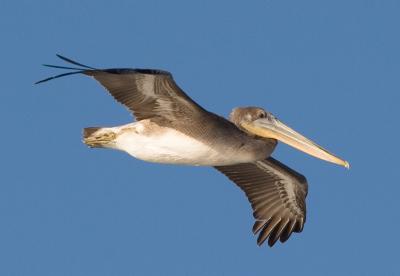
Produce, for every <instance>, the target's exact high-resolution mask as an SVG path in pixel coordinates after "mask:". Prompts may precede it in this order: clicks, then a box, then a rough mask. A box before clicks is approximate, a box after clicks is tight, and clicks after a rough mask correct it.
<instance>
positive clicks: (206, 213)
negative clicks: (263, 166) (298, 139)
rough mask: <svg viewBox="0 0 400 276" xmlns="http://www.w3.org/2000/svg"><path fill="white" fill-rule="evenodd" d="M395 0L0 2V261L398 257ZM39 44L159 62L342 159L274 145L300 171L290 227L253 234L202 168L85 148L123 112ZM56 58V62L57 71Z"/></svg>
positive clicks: (233, 269)
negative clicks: (302, 215) (94, 129)
mask: <svg viewBox="0 0 400 276" xmlns="http://www.w3.org/2000/svg"><path fill="white" fill-rule="evenodd" d="M399 14H400V2H399V1H378V0H376V1H317V0H315V1H295V0H293V1H240V2H239V1H211V0H210V1H161V0H160V1H7V0H2V1H1V2H0V32H1V39H0V41H1V44H0V45H1V46H0V47H1V51H0V61H1V66H0V73H1V91H0V97H1V98H0V125H1V135H0V137H1V138H0V139H1V155H0V162H1V173H0V275H41V276H44V275H399V273H400V268H399V250H398V248H399V246H400V237H399V234H398V233H399V230H400V215H399V211H400V208H399V200H398V197H399V193H400V183H399V180H398V179H399V178H398V173H399V161H398V160H399V139H400V131H399V128H400V125H399V122H398V121H399V119H400V112H399V107H400V96H399V93H400V78H399V73H400V54H399V51H400V37H399V36H400V33H399V27H400V16H399ZM56 53H60V54H63V55H65V56H67V57H71V58H73V59H76V60H78V61H81V62H82V63H87V64H88V65H93V66H97V67H143V68H160V69H165V70H169V71H171V72H172V73H173V74H174V77H175V80H176V81H177V83H178V84H179V85H180V86H181V87H182V88H183V89H184V90H185V91H186V92H188V94H189V95H190V96H191V97H192V98H193V99H194V100H196V101H197V102H198V103H200V104H201V105H203V106H204V107H205V108H207V109H209V110H211V111H213V112H216V113H218V114H221V115H224V116H227V115H228V114H229V112H230V110H231V109H232V108H233V107H236V106H241V105H242V106H243V105H244V106H246V105H257V106H261V107H264V108H266V109H267V110H269V111H271V112H273V113H274V114H275V115H277V117H278V118H280V119H281V120H282V121H284V122H285V123H287V124H288V125H290V126H292V127H293V128H294V129H296V130H298V131H300V132H302V133H303V134H305V135H307V136H309V137H311V138H312V139H314V140H315V141H317V142H318V143H320V144H321V145H323V146H326V147H327V148H328V149H329V150H331V151H332V152H334V153H337V154H338V155H339V156H342V157H344V158H346V159H347V160H349V161H350V163H351V170H349V171H348V170H346V169H344V168H341V167H339V166H335V165H332V164H329V163H326V162H323V161H320V160H317V159H314V158H312V157H309V156H306V155H305V154H303V153H300V152H297V151H296V150H294V149H292V148H289V147H287V146H285V145H280V146H279V147H278V148H277V150H276V152H275V153H274V156H275V157H276V158H278V159H279V160H281V161H282V162H284V163H285V164H287V165H289V166H291V167H292V168H294V169H296V170H297V171H299V172H301V173H303V174H304V175H305V176H306V177H307V178H308V182H309V194H308V198H307V204H308V206H307V207H308V217H307V223H306V224H305V227H304V231H303V232H302V233H301V234H293V235H292V237H291V239H290V240H289V241H288V242H286V243H285V244H281V243H278V244H276V246H275V247H274V248H269V247H268V246H263V247H258V246H257V245H256V241H255V237H254V236H253V235H252V233H251V227H252V224H253V218H252V215H251V213H252V212H251V208H250V205H249V204H248V202H247V200H246V198H245V196H244V194H242V192H241V191H240V190H239V189H238V188H237V187H236V186H235V185H233V184H232V183H231V182H229V181H228V180H227V179H226V178H225V177H224V176H223V175H221V174H219V173H218V172H217V171H215V170H213V169H211V168H196V167H184V166H171V165H159V164H150V163H145V162H142V161H139V160H135V159H133V158H131V157H129V156H128V155H126V154H124V153H121V152H116V151H111V150H98V149H97V150H96V149H89V148H87V147H86V146H85V145H84V144H82V142H81V139H82V138H81V130H82V128H84V127H87V126H114V125H119V124H124V123H127V122H130V120H131V116H130V114H129V113H128V112H127V111H126V110H125V109H124V108H123V107H122V106H120V105H118V104H117V103H115V102H114V101H113V100H112V98H111V97H110V96H109V95H107V93H106V92H104V91H103V89H102V88H101V87H100V86H99V85H98V84H97V83H96V82H95V81H93V80H91V79H90V78H86V77H84V76H73V77H68V78H64V79H60V80H58V81H52V82H49V83H46V84H43V85H36V86H35V85H33V83H34V82H35V81H37V80H39V79H42V78H45V77H48V76H50V75H53V74H55V73H58V72H59V71H58V70H56V69H54V70H53V69H50V68H44V67H41V64H42V63H50V64H52V63H53V64H62V62H61V61H60V60H58V59H57V58H56V57H55V54H56ZM60 73H61V72H60Z"/></svg>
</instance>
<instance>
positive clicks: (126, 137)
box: [113, 120, 249, 166]
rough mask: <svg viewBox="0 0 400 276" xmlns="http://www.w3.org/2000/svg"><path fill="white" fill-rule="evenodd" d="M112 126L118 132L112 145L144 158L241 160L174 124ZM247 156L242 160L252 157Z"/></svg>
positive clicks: (161, 160) (196, 161)
mask: <svg viewBox="0 0 400 276" xmlns="http://www.w3.org/2000/svg"><path fill="white" fill-rule="evenodd" d="M113 130H114V131H115V133H117V138H116V140H115V144H114V146H113V148H115V149H119V150H122V151H125V152H127V153H128V154H130V155H132V156H133V157H135V158H138V159H141V160H144V161H149V162H157V163H168V164H186V165H208V166H213V165H214V166H215V165H229V164H232V163H238V161H240V160H238V157H237V156H235V157H234V156H230V155H229V154H228V155H227V154H225V153H221V152H218V151H217V150H215V149H213V148H212V147H210V146H208V145H206V144H204V143H202V142H200V141H198V140H196V139H193V138H191V137H190V136H187V135H185V134H183V133H181V132H178V131H175V130H174V129H171V128H160V127H159V126H158V125H155V124H154V123H151V122H149V121H148V120H143V121H139V122H135V123H132V124H128V125H125V126H121V127H116V128H113ZM239 159H240V157H239ZM245 159H246V158H245ZM245 159H244V160H243V162H248V161H249V160H245Z"/></svg>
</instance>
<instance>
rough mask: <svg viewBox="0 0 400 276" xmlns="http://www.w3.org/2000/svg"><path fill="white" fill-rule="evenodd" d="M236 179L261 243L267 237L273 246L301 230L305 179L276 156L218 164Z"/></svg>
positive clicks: (304, 215) (306, 185) (303, 220)
mask: <svg viewBox="0 0 400 276" xmlns="http://www.w3.org/2000/svg"><path fill="white" fill-rule="evenodd" d="M215 168H216V169H217V170H218V171H220V172H221V173H223V174H224V175H226V176H227V177H228V178H229V179H230V180H232V181H233V182H235V183H236V184H237V185H238V186H239V187H240V188H241V189H242V190H243V191H244V192H245V194H246V196H247V198H248V199H249V201H250V203H251V206H252V208H253V211H254V212H253V216H254V218H255V219H256V222H255V223H254V226H253V233H254V234H257V233H258V232H259V236H258V239H257V243H258V245H261V244H262V243H264V241H265V240H266V239H267V238H269V239H268V244H269V246H273V245H274V244H275V243H276V241H278V240H279V239H280V241H281V242H285V241H286V240H288V238H289V237H290V235H291V234H292V232H301V231H302V230H303V225H304V222H305V220H306V202H305V199H306V196H307V191H308V184H307V180H306V178H305V177H304V176H303V175H301V174H299V173H297V172H295V171H294V170H292V169H290V168H289V167H287V166H285V165H284V164H282V163H280V162H279V161H277V160H275V159H273V158H272V157H270V158H268V159H266V160H263V161H256V162H253V163H245V164H237V165H231V166H219V167H215Z"/></svg>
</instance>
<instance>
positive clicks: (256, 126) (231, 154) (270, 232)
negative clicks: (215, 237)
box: [37, 56, 348, 246]
mask: <svg viewBox="0 0 400 276" xmlns="http://www.w3.org/2000/svg"><path fill="white" fill-rule="evenodd" d="M59 57H60V58H61V59H63V60H65V61H67V62H69V63H72V64H74V65H77V66H80V68H74V67H63V66H54V65H46V66H49V67H54V68H62V69H72V70H75V71H73V72H69V73H65V74H61V75H57V76H55V77H50V78H47V79H44V80H42V81H39V82H37V83H41V82H45V81H48V80H51V79H55V78H59V77H62V76H66V75H72V74H85V75H87V76H91V77H93V78H94V79H96V80H97V81H99V82H100V84H101V85H103V86H104V87H105V88H106V89H107V91H108V92H109V93H110V94H111V95H112V96H113V97H114V99H115V100H117V101H118V102H119V103H121V104H123V105H124V106H126V107H127V108H128V110H129V111H130V112H132V114H133V115H134V116H135V117H136V119H137V122H134V123H132V124H128V125H125V126H122V127H116V128H87V129H85V132H84V136H85V142H86V143H87V144H88V145H90V146H94V147H106V146H104V145H105V143H111V144H112V145H113V148H116V149H120V150H125V149H124V148H118V137H119V135H121V134H120V133H121V129H123V130H124V131H123V133H124V135H125V138H124V139H125V140H121V141H122V142H124V143H127V142H126V141H130V140H129V139H131V138H129V139H128V138H126V137H134V135H136V136H138V135H142V136H140V138H141V139H154V140H151V141H158V140H157V135H160V137H161V136H162V135H167V134H168V133H178V134H179V135H180V136H179V137H181V138H180V139H182V137H187V139H188V140H187V141H188V143H189V144H190V143H192V142H190V141H192V140H190V139H193V140H194V141H195V142H193V145H196V146H193V147H192V150H194V151H196V150H200V149H199V148H201V149H202V150H203V151H205V154H206V155H205V156H207V154H208V153H210V157H209V158H210V159H209V160H208V161H207V160H206V161H207V162H208V163H207V162H206V163H207V164H206V165H209V166H214V167H215V168H216V169H217V170H218V171H220V172H221V173H223V174H224V175H226V176H227V177H228V178H229V179H230V180H232V181H233V182H234V183H236V184H237V185H238V186H239V187H240V188H241V189H242V190H243V191H244V193H245V194H246V196H247V198H248V200H249V201H250V203H251V206H252V208H253V211H254V212H253V215H254V218H255V219H256V222H255V223H254V226H253V232H254V234H258V239H257V243H258V244H259V245H261V244H263V243H264V241H266V240H267V239H268V244H269V245H270V246H273V245H274V244H275V243H276V242H277V241H278V240H280V241H281V242H285V241H286V240H288V239H289V237H290V235H291V234H292V233H293V232H301V231H302V229H303V226H304V223H305V220H306V203H305V198H306V196H307V190H308V185H307V181H306V179H305V177H304V176H303V175H301V174H299V173H297V172H295V171H294V170H292V169H290V168H288V167H287V166H285V165H284V164H282V163H280V162H279V161H277V160H275V159H273V158H272V157H270V154H271V153H272V151H273V150H274V149H275V146H276V144H277V139H280V138H275V137H280V136H276V133H278V134H279V131H281V133H283V135H286V136H282V139H284V140H285V141H289V142H288V143H293V145H294V146H295V147H296V148H299V149H301V150H303V149H302V148H301V147H302V145H305V146H304V147H305V150H304V151H306V152H307V153H310V154H313V155H314V156H317V157H318V155H319V154H320V155H321V156H322V155H323V154H325V155H324V156H323V159H325V160H328V161H330V162H335V163H339V161H340V162H342V164H344V165H345V166H348V163H347V162H345V161H342V160H340V159H338V158H337V157H335V156H333V155H331V154H330V153H327V152H326V151H325V150H324V149H322V148H321V147H319V146H318V145H316V144H315V143H313V142H312V141H310V140H307V139H306V138H305V137H303V136H301V135H300V134H298V133H296V132H294V131H293V130H292V129H290V128H288V127H287V126H285V125H283V124H282V123H281V122H280V121H279V120H277V119H276V118H275V117H274V116H273V115H272V114H271V113H269V112H267V111H265V110H264V109H262V108H258V107H245V108H236V109H234V110H233V111H232V113H231V115H230V121H228V120H226V119H225V118H223V117H220V116H218V115H216V114H214V113H211V112H209V111H207V110H205V109H204V108H202V107H201V106H200V105H198V104H197V103H196V102H194V101H193V100H192V99H191V98H190V97H189V96H187V95H186V94H185V92H183V90H182V89H180V88H179V87H178V85H177V84H176V83H175V81H174V80H173V78H172V75H171V74H170V73H169V72H166V71H162V70H149V69H96V68H93V67H89V66H86V65H83V64H80V63H77V62H75V61H72V60H70V59H68V58H65V57H62V56H59ZM260 126H261V128H260ZM264 126H265V129H264V128H263V127H264ZM150 127H151V128H152V129H150ZM146 128H147V129H146ZM253 130H254V131H253ZM266 130H268V131H269V132H268V133H272V136H271V137H269V136H268V135H269V134H268V135H267V136H265V135H264V132H265V131H266ZM271 131H272V132H271ZM277 131H278V132H277ZM129 132H131V133H132V134H129ZM139 132H141V133H139ZM127 133H128V134H127ZM166 133H167V134H166ZM274 133H275V134H274ZM127 135H128V136H127ZM129 135H131V136H129ZM168 135H171V134H168ZM291 135H292V136H293V137H294V138H295V140H293V141H294V142H292V141H290V140H289V138H291ZM138 137H139V136H138ZM149 137H150V138H149ZM163 137H167V136H163ZM288 137H289V138H288ZM121 139H122V138H121ZM127 139H128V140H127ZM132 139H133V138H132ZM160 139H161V138H160ZM163 139H166V138H163ZM185 139H186V138H185ZM296 139H297V140H296ZM121 141H119V142H120V143H122V142H121ZM146 141H147V140H146ZM187 141H186V140H185V141H184V142H185V143H186V142H187ZM171 142H173V143H175V142H174V141H171ZM190 145H191V144H190ZM125 146H126V145H125ZM165 146H167V147H168V145H164V146H162V145H161V148H162V149H164V148H165ZM110 147H111V146H110ZM163 147H164V148H163ZM178 147H179V145H178ZM134 150H137V149H136V148H135V149H134ZM134 150H132V149H131V152H129V151H127V152H128V153H129V154H131V155H133V156H135V157H137V158H140V159H143V160H153V159H146V158H147V157H146V156H145V155H142V156H145V157H140V156H139V157H138V156H136V155H135V154H136V153H135V151H134ZM179 150H180V152H181V151H182V149H179ZM322 151H324V152H323V154H322V153H320V152H322ZM132 152H134V153H132ZM178 152H179V151H178ZM195 153H196V152H186V153H184V154H186V156H185V158H181V159H180V156H179V154H178V153H176V155H175V156H174V158H175V159H174V160H175V163H178V161H179V160H186V161H185V162H187V160H189V163H185V164H192V165H195V164H201V165H204V160H202V161H201V162H200V161H199V160H192V161H191V159H190V155H191V154H195ZM146 154H149V152H146ZM199 156H200V157H202V156H204V154H203V155H199ZM332 156H333V157H332ZM186 157H187V158H186ZM200 157H199V158H200ZM335 158H336V159H335ZM154 160H158V159H154ZM171 160H172V159H171ZM243 160H247V161H245V162H243ZM337 160H339V161H337ZM182 162H183V161H182ZM190 162H191V163H190ZM164 163H172V161H171V162H164Z"/></svg>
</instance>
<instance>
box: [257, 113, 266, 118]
mask: <svg viewBox="0 0 400 276" xmlns="http://www.w3.org/2000/svg"><path fill="white" fill-rule="evenodd" d="M266 116H267V114H266V113H265V112H264V111H261V112H260V113H258V118H265V117H266Z"/></svg>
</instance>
